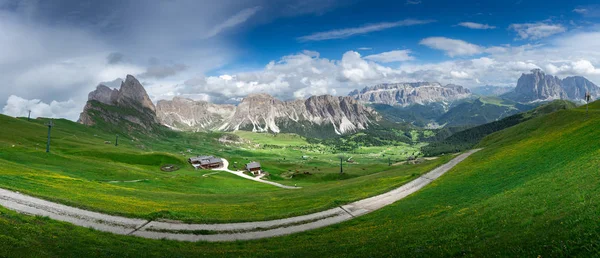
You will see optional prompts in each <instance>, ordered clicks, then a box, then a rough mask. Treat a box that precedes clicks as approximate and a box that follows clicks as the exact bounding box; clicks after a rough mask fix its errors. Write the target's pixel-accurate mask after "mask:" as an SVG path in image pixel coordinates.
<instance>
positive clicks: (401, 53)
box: [365, 49, 415, 63]
mask: <svg viewBox="0 0 600 258" xmlns="http://www.w3.org/2000/svg"><path fill="white" fill-rule="evenodd" d="M410 53H411V52H410V50H407V49H406V50H394V51H389V52H383V53H379V54H375V55H368V56H365V59H367V60H371V61H375V62H380V63H391V62H403V61H409V60H414V59H415V58H414V57H412V56H411V55H410Z"/></svg>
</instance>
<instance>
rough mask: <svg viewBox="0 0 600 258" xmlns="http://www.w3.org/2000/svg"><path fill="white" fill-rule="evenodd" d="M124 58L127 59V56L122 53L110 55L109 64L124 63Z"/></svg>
mask: <svg viewBox="0 0 600 258" xmlns="http://www.w3.org/2000/svg"><path fill="white" fill-rule="evenodd" d="M124 58H125V55H123V54H122V53H119V52H113V53H110V54H108V56H107V57H106V60H107V61H108V63H109V64H118V63H120V62H123V59H124Z"/></svg>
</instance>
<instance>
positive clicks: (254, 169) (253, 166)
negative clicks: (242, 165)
mask: <svg viewBox="0 0 600 258" xmlns="http://www.w3.org/2000/svg"><path fill="white" fill-rule="evenodd" d="M246 170H248V172H250V173H252V174H253V175H258V174H260V172H261V170H260V163H258V162H256V161H252V162H250V163H248V164H246Z"/></svg>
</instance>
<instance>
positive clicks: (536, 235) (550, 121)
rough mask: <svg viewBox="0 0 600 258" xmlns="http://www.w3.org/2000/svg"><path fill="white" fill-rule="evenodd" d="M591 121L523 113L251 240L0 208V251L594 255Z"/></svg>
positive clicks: (595, 150)
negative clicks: (387, 202)
mask: <svg viewBox="0 0 600 258" xmlns="http://www.w3.org/2000/svg"><path fill="white" fill-rule="evenodd" d="M599 127H600V103H598V102H595V103H592V104H591V105H590V116H589V118H587V116H586V113H585V107H579V108H574V109H569V110H560V111H557V112H554V113H550V114H547V115H543V116H539V117H536V118H533V119H530V120H528V121H525V122H523V123H520V124H518V125H516V126H513V127H510V128H507V129H504V130H502V131H499V132H496V133H493V134H491V135H489V136H487V137H486V138H484V139H483V140H482V142H481V143H479V144H478V145H477V147H482V148H484V149H483V150H482V151H480V152H478V153H476V154H473V155H472V156H471V157H470V158H469V159H467V160H465V161H464V162H463V163H461V164H459V165H458V166H456V167H455V168H454V169H453V170H451V171H449V172H448V173H447V174H446V175H444V176H443V177H441V178H440V179H439V180H438V181H436V182H434V183H432V184H430V185H429V186H428V187H426V188H424V189H422V190H421V191H419V192H417V193H416V194H414V195H412V196H409V197H408V198H406V199H404V200H402V201H399V202H397V203H395V204H393V205H391V206H389V207H387V208H384V209H382V210H380V211H378V212H374V213H372V214H368V215H366V216H363V217H360V218H358V219H355V220H352V221H349V222H345V223H342V224H339V225H335V226H332V227H327V228H323V229H319V230H314V231H309V232H306V233H300V234H295V235H290V236H286V237H278V238H272V239H265V240H259V241H251V242H233V243H183V242H174V241H156V240H145V239H139V238H135V237H127V236H115V235H111V234H107V233H99V232H96V231H93V230H89V229H84V228H79V227H73V226H71V225H69V224H66V223H59V222H55V221H52V220H49V219H45V218H39V217H29V216H26V215H20V214H16V213H14V212H11V211H8V210H6V209H4V208H0V232H1V233H0V239H1V240H2V241H1V242H0V243H3V244H2V247H3V248H2V249H0V255H1V256H14V255H16V254H24V253H26V254H29V255H31V256H63V257H65V256H72V257H75V256H81V255H82V254H90V253H93V254H95V255H96V256H146V257H152V256H156V257H158V256H161V257H162V256H180V257H183V256H197V255H198V254H199V253H201V254H204V255H208V256H263V257H264V256H269V257H281V256H288V257H305V256H327V257H347V256H410V257H440V256H468V257H506V256H510V257H517V256H518V257H540V256H541V257H556V256H570V257H593V256H597V255H598V254H600V241H599V239H600V225H599V224H598V217H599V216H600V212H599V211H600V202H598V200H597V198H596V196H599V195H600V188H599V187H598V186H599V185H600V177H598V167H599V166H600V158H599V157H600V148H599V147H598V144H597V140H598V132H597V128H599ZM238 212H243V211H241V210H238ZM58 243H60V244H58ZM124 243H126V244H124Z"/></svg>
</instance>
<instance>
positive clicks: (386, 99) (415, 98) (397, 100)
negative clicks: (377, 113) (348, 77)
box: [349, 82, 471, 106]
mask: <svg viewBox="0 0 600 258" xmlns="http://www.w3.org/2000/svg"><path fill="white" fill-rule="evenodd" d="M349 96H351V97H353V98H355V99H356V100H359V101H361V102H364V103H374V104H386V105H391V106H394V105H400V106H409V105H412V104H421V105H423V104H428V103H434V102H444V101H446V102H449V101H454V100H459V99H464V98H468V97H470V96H471V91H469V89H467V88H464V87H462V86H459V85H454V84H448V85H446V86H442V85H441V84H439V83H437V82H433V83H431V82H417V83H392V84H387V83H384V84H379V85H376V86H373V87H365V88H364V89H362V90H361V91H358V90H354V91H352V92H350V94H349Z"/></svg>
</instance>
